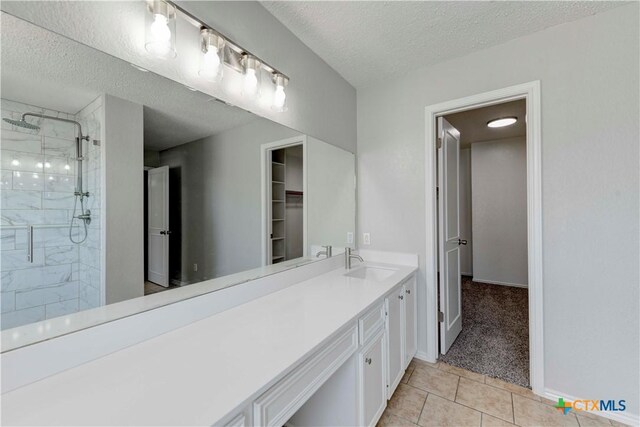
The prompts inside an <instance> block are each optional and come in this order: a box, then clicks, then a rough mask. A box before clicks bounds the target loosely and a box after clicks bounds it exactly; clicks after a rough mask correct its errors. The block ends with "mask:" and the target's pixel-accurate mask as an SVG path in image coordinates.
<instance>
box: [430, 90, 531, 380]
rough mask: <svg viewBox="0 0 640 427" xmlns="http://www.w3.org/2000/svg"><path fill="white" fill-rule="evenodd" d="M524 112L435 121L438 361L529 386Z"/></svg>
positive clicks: (483, 112)
mask: <svg viewBox="0 0 640 427" xmlns="http://www.w3.org/2000/svg"><path fill="white" fill-rule="evenodd" d="M525 116H526V100H524V99H520V100H515V101H509V102H505V103H501V104H495V105H491V106H486V107H480V108H477V109H472V110H466V111H462V112H458V113H453V114H448V115H445V116H443V117H439V118H438V135H439V136H440V139H439V144H438V145H439V149H438V159H437V162H438V167H437V169H438V181H439V182H438V188H439V189H440V190H441V191H440V193H439V197H438V219H439V230H438V234H439V254H438V257H439V266H440V272H441V273H440V275H439V279H440V283H439V302H440V303H439V307H440V308H439V310H440V312H443V316H444V319H443V321H442V322H440V350H439V351H440V357H439V360H440V361H441V362H444V363H447V364H449V365H453V366H456V367H459V368H463V369H467V370H470V371H472V372H477V373H479V374H483V375H487V376H488V377H492V378H497V379H500V380H503V381H507V382H510V383H513V384H517V385H519V386H522V387H529V327H528V295H527V293H528V292H527V286H528V285H527V282H528V277H527V276H528V268H527V196H526V195H527V179H526V178H527V177H526V120H525ZM443 307H444V309H443Z"/></svg>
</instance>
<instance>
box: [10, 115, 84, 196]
mask: <svg viewBox="0 0 640 427" xmlns="http://www.w3.org/2000/svg"><path fill="white" fill-rule="evenodd" d="M27 116H31V117H40V118H42V119H48V120H57V121H59V122H64V123H71V124H73V125H75V126H76V128H77V129H78V136H77V137H76V161H77V163H78V169H79V171H78V172H77V176H76V189H75V191H74V194H75V195H76V196H80V197H81V198H82V197H87V196H89V193H85V192H84V190H83V188H82V160H83V157H82V140H85V141H89V135H87V136H83V135H82V125H81V124H80V123H78V122H76V121H75V120H69V119H61V118H60V117H55V116H48V115H46V114H38V113H24V114H23V115H22V121H25V120H24V119H25V117H27Z"/></svg>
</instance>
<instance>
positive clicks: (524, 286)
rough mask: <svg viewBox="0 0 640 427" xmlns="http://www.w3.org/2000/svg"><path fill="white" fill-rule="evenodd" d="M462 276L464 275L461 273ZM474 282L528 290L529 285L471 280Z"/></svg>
mask: <svg viewBox="0 0 640 427" xmlns="http://www.w3.org/2000/svg"><path fill="white" fill-rule="evenodd" d="M463 275H464V273H463ZM471 280H472V281H474V282H478V283H486V284H488V285H500V286H513V287H514V288H528V287H529V285H523V284H521V283H511V282H499V281H497V280H485V279H476V278H475V277H473V278H472V279H471Z"/></svg>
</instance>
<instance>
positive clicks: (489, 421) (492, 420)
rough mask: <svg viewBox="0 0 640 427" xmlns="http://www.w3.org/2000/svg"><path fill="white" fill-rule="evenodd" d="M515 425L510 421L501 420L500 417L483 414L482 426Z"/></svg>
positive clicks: (505, 426) (503, 426) (499, 426)
mask: <svg viewBox="0 0 640 427" xmlns="http://www.w3.org/2000/svg"><path fill="white" fill-rule="evenodd" d="M510 426H515V424H512V423H510V422H508V421H505V420H501V419H500V418H496V417H492V416H491V415H488V414H482V427H510Z"/></svg>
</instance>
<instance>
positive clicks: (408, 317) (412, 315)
mask: <svg viewBox="0 0 640 427" xmlns="http://www.w3.org/2000/svg"><path fill="white" fill-rule="evenodd" d="M403 287H404V313H405V323H404V324H405V338H404V348H405V350H404V366H403V368H404V369H407V366H409V363H410V362H411V359H413V356H415V355H416V351H417V349H418V331H417V322H416V312H417V310H418V305H417V295H416V276H415V275H413V276H411V277H410V278H409V279H408V280H407V281H406V282H405V283H404V286H403Z"/></svg>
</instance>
